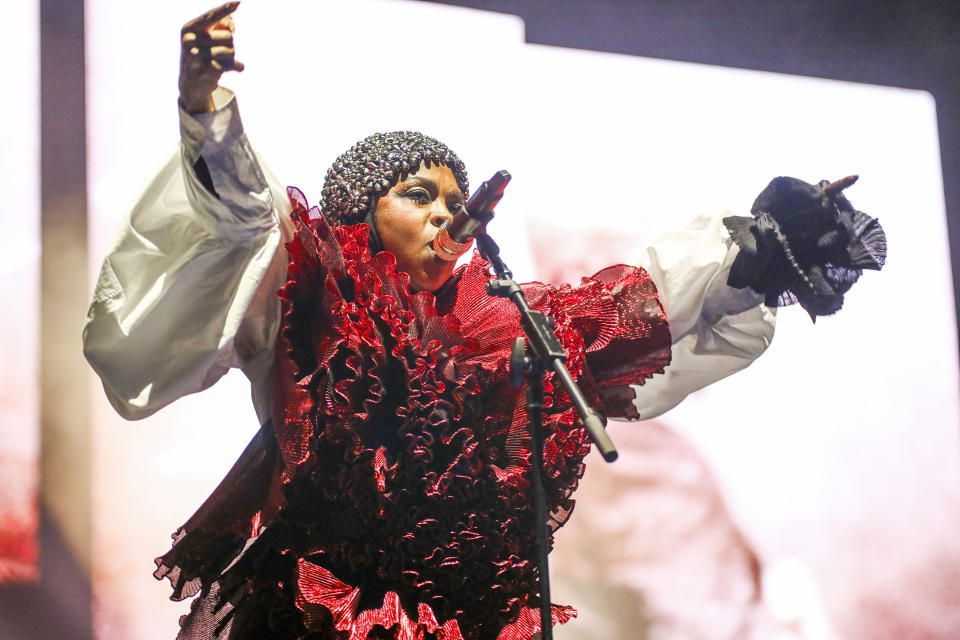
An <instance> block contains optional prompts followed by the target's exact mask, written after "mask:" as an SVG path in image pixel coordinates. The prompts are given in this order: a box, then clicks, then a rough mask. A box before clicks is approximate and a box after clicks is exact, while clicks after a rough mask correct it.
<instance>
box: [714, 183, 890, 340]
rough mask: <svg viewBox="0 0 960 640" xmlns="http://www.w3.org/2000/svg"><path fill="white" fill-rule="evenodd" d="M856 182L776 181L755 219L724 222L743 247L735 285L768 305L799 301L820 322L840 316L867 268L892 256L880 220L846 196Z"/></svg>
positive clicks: (731, 277)
mask: <svg viewBox="0 0 960 640" xmlns="http://www.w3.org/2000/svg"><path fill="white" fill-rule="evenodd" d="M856 179H857V178H856V176H851V177H849V178H844V179H843V180H838V181H837V182H834V183H829V182H827V181H826V180H824V181H821V182H820V183H819V184H817V185H812V184H809V183H807V182H804V181H803V180H798V179H797V178H789V177H779V178H774V179H773V180H772V181H771V182H770V184H769V185H767V188H766V189H764V190H763V191H762V192H760V195H759V196H757V199H756V200H755V201H754V203H753V206H752V207H751V209H750V213H752V214H753V217H752V218H750V217H746V216H732V217H729V218H724V219H723V223H724V225H725V226H726V227H727V230H728V231H729V232H730V236H731V237H732V238H733V240H734V242H736V243H737V244H738V245H739V246H740V254H739V255H738V256H737V257H736V259H735V260H734V263H733V266H732V267H731V269H730V275H729V277H728V278H727V284H728V285H730V286H731V287H734V288H737V289H742V288H744V287H750V288H751V289H753V290H754V291H756V292H758V293H760V294H763V296H764V298H765V303H766V304H767V305H768V306H772V307H782V306H787V305H791V304H794V303H799V304H800V306H801V307H803V308H804V309H805V310H806V311H807V313H809V314H810V318H811V319H812V320H814V321H816V319H817V316H822V315H829V314H832V313H836V312H837V311H839V310H840V308H841V307H842V306H843V295H844V294H845V293H846V292H847V291H848V290H849V289H850V287H852V286H853V283H854V282H856V281H857V280H858V279H859V278H860V275H861V273H863V270H864V269H874V270H879V269H880V268H881V267H883V264H884V262H885V261H886V257H887V240H886V236H885V234H884V232H883V228H882V227H881V226H880V223H879V222H878V221H877V219H876V218H872V217H870V216H868V215H867V214H865V213H863V212H862V211H857V210H856V209H855V208H854V207H853V205H852V204H850V201H849V200H848V199H847V198H846V196H844V195H843V193H842V190H843V189H845V188H846V187H849V186H850V185H852V184H853V183H854V182H856Z"/></svg>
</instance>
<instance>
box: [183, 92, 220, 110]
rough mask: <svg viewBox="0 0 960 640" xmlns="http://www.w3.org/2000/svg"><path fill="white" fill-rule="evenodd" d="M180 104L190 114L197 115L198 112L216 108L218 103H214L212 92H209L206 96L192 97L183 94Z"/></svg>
mask: <svg viewBox="0 0 960 640" xmlns="http://www.w3.org/2000/svg"><path fill="white" fill-rule="evenodd" d="M180 105H181V106H182V107H183V110H184V111H186V112H187V113H189V114H190V115H196V114H198V113H210V112H211V111H215V110H216V105H215V104H214V103H213V94H212V93H208V94H206V95H204V96H191V97H187V96H184V95H183V94H181V95H180Z"/></svg>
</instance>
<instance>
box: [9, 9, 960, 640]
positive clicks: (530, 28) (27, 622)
mask: <svg viewBox="0 0 960 640" xmlns="http://www.w3.org/2000/svg"><path fill="white" fill-rule="evenodd" d="M201 4H202V3H201ZM210 4H211V5H212V4H214V2H213V1H211V2H210ZM440 4H449V5H457V6H464V7H472V8H477V9H486V10H492V11H499V12H504V13H511V14H514V15H518V16H520V17H521V18H523V19H524V20H525V21H526V33H527V41H528V42H531V43H538V44H549V45H556V46H564V47H576V48H581V49H592V50H597V51H608V52H615V53H624V54H633V55H641V56H649V57H654V58H665V59H670V60H680V61H687V62H697V63H705V64H714V65H723V66H729V67H738V68H744V69H756V70H763V71H774V72H780V73H790V74H798V75H805V76H815V77H820V78H831V79H836V80H847V81H852V82H866V83H873V84H880V85H888V86H896V87H903V88H909V89H922V90H925V91H929V92H930V93H931V94H932V95H933V96H934V98H935V99H936V103H937V117H938V124H939V131H940V145H941V157H942V160H941V161H942V167H943V179H944V188H945V197H946V206H947V217H948V229H949V235H950V237H949V241H950V249H951V257H952V263H953V274H954V292H955V300H957V299H960V295H957V294H958V292H960V278H958V274H960V269H958V268H957V265H958V261H960V81H958V74H957V73H956V72H955V71H954V69H955V68H956V66H957V63H958V61H960V56H958V54H960V0H916V1H911V2H907V1H904V2H883V1H874V2H867V1H864V0H835V1H827V0H794V1H791V2H787V1H777V0H742V1H740V2H733V1H730V0H679V1H675V2H668V1H666V0H635V1H627V0H447V1H445V2H442V3H440ZM277 5H278V7H281V6H282V3H277ZM198 6H200V5H198ZM201 8H205V7H201ZM83 15H84V4H83V0H40V29H41V44H40V51H38V52H35V55H37V56H39V58H40V69H41V104H40V110H41V208H42V237H41V240H42V249H43V251H42V257H41V261H42V264H41V286H42V296H41V298H42V305H41V315H42V323H41V353H40V358H41V371H40V381H39V384H40V388H41V441H42V445H41V486H40V502H41V514H42V515H41V531H40V538H41V550H40V567H41V572H42V577H41V580H40V582H39V583H37V584H31V585H20V586H6V587H3V588H0V637H2V638H4V639H9V640H14V639H16V638H30V639H31V640H42V639H46V638H57V639H61V638H68V639H86V638H90V637H91V636H92V633H91V615H90V614H91V604H92V603H91V594H90V582H89V572H90V569H91V568H90V555H89V542H90V541H89V533H90V523H89V516H88V514H89V513H90V509H89V482H90V479H89V474H90V471H89V469H88V468H86V462H85V461H86V460H89V445H90V442H89V433H90V428H89V424H88V423H87V422H85V421H86V420H87V416H88V415H89V398H88V395H87V393H88V390H87V385H85V384H77V381H78V380H81V381H85V380H87V376H88V372H87V368H86V365H85V363H84V362H83V360H82V357H81V356H80V353H79V349H78V348H77V336H78V335H79V325H76V323H66V322H61V319H62V318H79V319H82V317H83V314H84V312H85V309H86V305H87V295H88V292H87V287H88V282H87V261H88V256H87V250H86V246H87V245H86V233H87V227H86V164H85V163H86V158H85V155H86V138H85V135H86V134H85V127H86V123H85V99H84V92H85V83H84V66H85V60H84V55H83V51H84V28H83ZM132 28H149V25H132ZM413 37H421V38H423V42H422V48H423V50H424V51H431V50H437V49H438V48H439V47H437V46H436V45H437V44H438V43H436V42H431V41H429V38H430V34H414V35H413ZM25 55H30V54H29V52H25ZM5 62H6V63H7V64H16V63H17V61H15V60H14V61H5ZM797 126H802V123H797ZM824 153H829V141H825V149H824ZM903 188H904V189H909V188H910V185H909V184H904V185H903ZM884 215H886V216H890V215H910V212H909V211H901V212H885V213H884ZM893 243H894V249H893V250H894V251H896V244H895V243H896V240H895V239H894V240H893ZM916 287H917V290H918V291H917V296H918V297H920V299H922V295H923V283H922V282H918V283H916ZM78 322H79V320H78ZM65 487H69V489H70V490H69V491H66V490H64V488H65ZM78 495H86V496H87V499H86V501H85V502H86V504H83V503H82V502H84V501H79V502H80V503H78V501H77V500H76V496H78ZM64 496H72V501H69V502H68V501H66V500H65V499H64Z"/></svg>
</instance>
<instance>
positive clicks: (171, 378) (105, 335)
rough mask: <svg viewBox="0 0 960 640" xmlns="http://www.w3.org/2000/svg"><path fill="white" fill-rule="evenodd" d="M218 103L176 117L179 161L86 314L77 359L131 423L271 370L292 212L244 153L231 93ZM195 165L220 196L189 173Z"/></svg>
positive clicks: (158, 181)
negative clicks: (233, 373) (240, 375)
mask: <svg viewBox="0 0 960 640" xmlns="http://www.w3.org/2000/svg"><path fill="white" fill-rule="evenodd" d="M215 98H216V99H217V101H218V107H219V108H218V109H217V111H215V112H213V113H210V114H204V115H202V116H199V117H194V116H190V115H189V114H187V113H185V112H183V111H182V110H181V114H180V119H181V133H182V141H181V147H180V153H179V154H177V155H176V156H174V157H173V158H171V159H170V161H169V162H168V163H167V164H166V166H164V168H163V169H162V170H161V171H160V173H159V174H158V175H157V176H156V177H155V178H154V180H153V181H152V182H151V184H150V185H149V186H148V187H147V189H146V190H145V192H144V193H143V195H142V196H141V197H140V199H139V201H138V202H137V203H136V204H135V205H134V207H133V208H132V209H131V211H130V212H129V213H128V215H127V217H126V218H125V220H124V222H123V223H122V225H121V228H120V230H119V232H118V234H117V236H116V237H115V238H114V240H113V243H112V245H111V247H110V249H109V252H108V254H107V257H106V259H105V260H104V263H103V267H102V269H101V272H100V277H99V279H98V282H97V285H96V289H95V291H94V294H93V301H92V303H91V305H90V310H89V312H88V315H87V323H86V326H85V327H84V333H83V339H84V353H85V355H86V356H87V359H88V360H89V362H90V364H91V366H92V367H93V368H94V370H95V371H96V372H97V373H98V374H99V376H100V378H101V379H102V381H103V386H104V389H105V390H106V393H107V396H108V398H109V399H110V402H111V404H112V405H113V406H114V408H115V409H116V410H117V412H118V413H120V414H121V415H122V416H124V417H125V418H128V419H138V418H143V417H145V416H148V415H150V414H151V413H153V412H155V411H157V410H158V409H159V408H161V407H163V406H165V405H166V404H169V403H170V402H172V401H174V400H176V399H177V398H179V397H181V396H184V395H186V394H189V393H195V392H197V391H201V390H203V389H205V388H207V387H209V386H211V385H212V384H213V383H214V382H216V381H217V380H218V379H219V378H220V377H221V376H222V375H223V374H224V373H226V372H227V370H228V369H230V368H231V367H241V368H244V370H245V371H246V372H248V374H250V373H252V374H253V375H254V376H257V377H263V376H264V375H266V374H265V372H266V371H268V370H269V366H268V361H269V360H270V357H271V356H270V352H271V350H272V347H273V342H274V338H275V336H276V332H277V330H278V327H279V315H280V308H279V300H277V298H276V296H275V295H274V294H275V292H276V290H277V289H278V288H279V287H280V286H281V284H282V281H283V275H284V270H285V264H286V260H285V256H284V255H283V253H284V252H283V248H282V245H283V239H284V237H283V236H284V234H288V233H289V229H290V223H289V203H288V201H287V199H286V195H285V192H284V190H283V189H282V188H281V187H280V185H279V184H278V183H277V182H276V180H275V179H274V178H273V177H272V176H271V175H270V174H269V173H268V172H266V171H265V170H264V169H263V168H262V165H261V163H260V161H259V159H258V158H257V156H256V154H255V153H254V152H253V151H252V149H251V148H250V144H249V142H248V141H247V139H246V136H245V135H244V134H243V131H242V127H241V123H240V120H239V113H238V111H237V107H236V101H235V100H234V99H233V96H232V94H230V93H229V92H226V91H218V95H217V96H215ZM201 156H202V157H203V158H204V161H205V162H206V164H207V167H208V168H209V172H210V176H211V178H212V181H213V184H214V187H215V190H216V192H217V193H216V195H214V194H212V193H210V192H209V191H208V190H207V188H206V187H204V186H203V184H201V182H200V181H199V179H198V178H197V176H196V174H195V171H194V168H193V167H194V164H195V163H196V162H197V159H198V158H199V157H201ZM218 196H219V197H218Z"/></svg>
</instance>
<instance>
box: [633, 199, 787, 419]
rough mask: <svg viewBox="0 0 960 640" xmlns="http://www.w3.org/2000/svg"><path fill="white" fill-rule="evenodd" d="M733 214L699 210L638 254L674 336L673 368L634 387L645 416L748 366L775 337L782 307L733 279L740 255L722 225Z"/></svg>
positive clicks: (641, 415) (672, 404)
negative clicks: (736, 286)
mask: <svg viewBox="0 0 960 640" xmlns="http://www.w3.org/2000/svg"><path fill="white" fill-rule="evenodd" d="M730 215H733V214H731V213H730V212H723V213H719V214H715V215H703V216H700V217H698V218H696V219H695V220H694V221H693V222H692V223H691V224H690V225H688V226H687V227H686V228H684V229H680V230H677V231H673V232H670V233H668V234H666V235H665V236H663V237H662V238H660V239H659V240H658V241H656V242H655V243H653V244H652V245H651V246H649V247H647V249H645V250H644V252H643V254H642V255H641V257H640V259H639V260H638V263H639V266H641V267H643V268H644V269H646V270H647V272H649V274H650V277H651V278H652V279H653V282H654V283H655V284H656V285H657V290H658V292H659V296H660V301H661V303H662V304H663V307H664V310H665V311H666V315H667V323H668V324H669V327H670V334H671V338H672V341H673V346H672V349H671V352H672V353H671V355H672V359H671V363H670V366H668V367H667V368H666V369H665V372H664V373H663V374H661V375H656V376H654V377H653V378H651V379H650V380H648V381H647V382H646V383H645V384H644V385H643V386H639V387H635V391H636V399H635V400H634V404H635V405H636V407H637V410H638V412H639V414H640V419H641V420H646V419H649V418H653V417H655V416H658V415H660V414H661V413H664V412H665V411H667V410H669V409H672V408H673V407H675V406H676V405H677V404H679V403H680V401H681V400H683V399H684V398H685V397H686V396H687V395H689V394H690V393H692V392H694V391H696V390H697V389H701V388H703V387H705V386H707V385H708V384H711V383H713V382H716V381H717V380H720V379H722V378H725V377H727V376H728V375H730V374H732V373H735V372H737V371H740V370H741V369H743V368H745V367H746V366H748V365H749V364H750V363H751V362H753V361H754V360H755V359H756V358H757V357H759V356H760V354H762V353H763V352H764V351H765V350H766V349H767V347H768V346H769V345H770V342H771V341H772V340H773V331H774V326H775V324H776V312H775V310H774V309H771V308H769V307H767V306H766V305H764V304H763V296H761V295H760V294H758V293H756V292H754V291H752V290H750V289H734V288H732V287H730V286H728V285H727V276H728V275H729V272H730V267H731V265H732V264H733V260H734V259H735V258H736V256H737V254H738V253H739V247H737V245H736V243H735V242H733V240H732V239H731V238H730V235H729V233H728V232H727V229H726V227H725V226H724V225H723V218H724V217H727V216H730Z"/></svg>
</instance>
